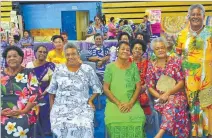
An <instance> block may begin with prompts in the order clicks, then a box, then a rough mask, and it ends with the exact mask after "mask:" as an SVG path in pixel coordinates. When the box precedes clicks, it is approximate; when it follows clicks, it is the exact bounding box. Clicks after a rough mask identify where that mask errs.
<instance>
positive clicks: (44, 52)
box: [38, 51, 47, 54]
mask: <svg viewBox="0 0 212 138" xmlns="http://www.w3.org/2000/svg"><path fill="white" fill-rule="evenodd" d="M38 53H40V54H42V53H43V54H46V53H47V52H46V51H38Z"/></svg>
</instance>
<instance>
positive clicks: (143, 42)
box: [131, 39, 147, 52]
mask: <svg viewBox="0 0 212 138" xmlns="http://www.w3.org/2000/svg"><path fill="white" fill-rule="evenodd" d="M136 44H140V45H141V46H142V50H143V52H146V48H147V46H146V43H145V41H143V40H139V39H135V40H134V41H133V42H132V43H131V50H132V49H133V48H134V46H135V45H136Z"/></svg>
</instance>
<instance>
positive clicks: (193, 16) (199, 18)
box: [189, 8, 205, 27]
mask: <svg viewBox="0 0 212 138" xmlns="http://www.w3.org/2000/svg"><path fill="white" fill-rule="evenodd" d="M204 18H205V16H204V15H202V13H201V9H199V8H195V9H193V10H192V11H191V13H190V18H189V21H190V24H191V27H201V26H202V25H203V22H204Z"/></svg>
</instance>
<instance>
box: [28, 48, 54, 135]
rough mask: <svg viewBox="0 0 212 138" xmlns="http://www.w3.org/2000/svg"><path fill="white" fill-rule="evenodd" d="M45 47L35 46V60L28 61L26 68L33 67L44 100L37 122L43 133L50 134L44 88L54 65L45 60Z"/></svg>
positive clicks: (47, 98) (46, 98)
mask: <svg viewBox="0 0 212 138" xmlns="http://www.w3.org/2000/svg"><path fill="white" fill-rule="evenodd" d="M47 54H48V52H47V48H46V47H45V46H43V45H40V46H38V47H36V49H35V55H36V60H34V61H33V62H29V63H28V64H27V66H26V68H33V69H34V72H35V75H36V77H37V79H38V82H39V84H40V87H41V90H42V92H43V93H42V95H43V96H44V99H45V101H46V104H45V105H44V106H42V107H40V113H39V122H40V124H41V127H42V130H43V131H44V134H45V135H50V134H51V128H50V119H49V94H48V93H47V92H46V88H47V87H48V86H49V83H50V80H51V77H52V74H53V71H54V69H55V65H54V63H52V62H47V61H46V57H47Z"/></svg>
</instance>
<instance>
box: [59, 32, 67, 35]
mask: <svg viewBox="0 0 212 138" xmlns="http://www.w3.org/2000/svg"><path fill="white" fill-rule="evenodd" d="M60 35H66V36H68V34H67V33H66V32H62V33H61V34H60Z"/></svg>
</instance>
